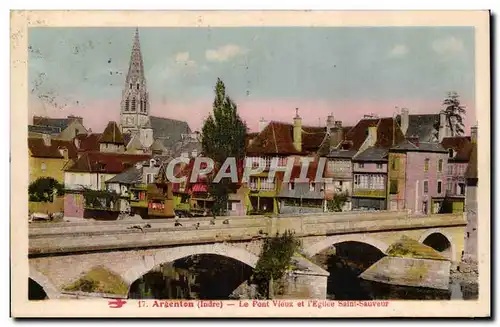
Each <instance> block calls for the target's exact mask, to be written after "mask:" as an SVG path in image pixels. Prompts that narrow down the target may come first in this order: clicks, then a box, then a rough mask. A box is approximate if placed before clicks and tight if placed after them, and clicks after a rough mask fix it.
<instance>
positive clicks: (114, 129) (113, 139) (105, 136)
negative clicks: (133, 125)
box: [99, 121, 125, 144]
mask: <svg viewBox="0 0 500 327" xmlns="http://www.w3.org/2000/svg"><path fill="white" fill-rule="evenodd" d="M99 143H112V144H125V141H124V139H123V134H122V132H121V131H120V128H119V127H118V125H117V124H116V122H114V121H110V122H109V123H108V126H106V128H105V129H104V132H103V133H102V135H101V138H100V139H99Z"/></svg>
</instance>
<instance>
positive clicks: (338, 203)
mask: <svg viewBox="0 0 500 327" xmlns="http://www.w3.org/2000/svg"><path fill="white" fill-rule="evenodd" d="M348 198H349V195H348V194H347V192H342V193H335V194H334V195H333V199H332V200H329V201H328V202H327V204H326V205H327V208H328V211H334V212H340V211H342V207H343V206H344V204H345V203H346V202H347V199H348Z"/></svg>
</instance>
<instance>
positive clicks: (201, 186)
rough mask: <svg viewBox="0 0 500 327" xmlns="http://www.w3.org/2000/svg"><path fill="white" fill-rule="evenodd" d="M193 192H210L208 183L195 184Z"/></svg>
mask: <svg viewBox="0 0 500 327" xmlns="http://www.w3.org/2000/svg"><path fill="white" fill-rule="evenodd" d="M191 191H192V192H193V193H198V192H208V186H207V184H194V185H193V188H192V190H191Z"/></svg>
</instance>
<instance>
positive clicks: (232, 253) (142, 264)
mask: <svg viewBox="0 0 500 327" xmlns="http://www.w3.org/2000/svg"><path fill="white" fill-rule="evenodd" d="M197 254H215V255H220V256H224V257H228V258H232V259H235V260H238V261H240V262H243V263H245V264H247V265H248V266H250V267H252V268H255V266H256V265H257V261H258V259H259V258H258V257H257V256H256V255H255V254H253V253H251V252H249V251H247V250H245V249H240V248H237V247H234V246H230V245H226V244H222V243H217V244H203V245H193V246H181V247H175V248H166V249H161V250H158V251H157V252H155V254H153V255H150V256H143V257H142V258H141V259H138V260H137V262H135V263H133V264H132V265H131V267H130V268H129V269H128V270H127V271H126V272H125V274H124V276H123V278H124V279H125V281H126V282H127V283H128V285H129V287H130V286H131V285H132V284H133V283H134V282H135V281H136V280H137V279H139V278H140V277H141V276H143V275H145V274H146V273H148V272H149V271H151V270H152V269H153V268H154V267H156V266H158V265H160V264H163V263H168V262H173V261H175V260H177V259H181V258H185V257H188V256H191V255H197Z"/></svg>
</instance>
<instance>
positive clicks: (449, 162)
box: [28, 110, 477, 219]
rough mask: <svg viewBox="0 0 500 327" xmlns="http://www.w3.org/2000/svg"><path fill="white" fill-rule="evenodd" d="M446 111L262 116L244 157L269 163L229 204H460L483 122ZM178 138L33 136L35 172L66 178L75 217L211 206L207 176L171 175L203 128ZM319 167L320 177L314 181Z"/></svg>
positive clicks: (295, 209)
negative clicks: (161, 142)
mask: <svg viewBox="0 0 500 327" xmlns="http://www.w3.org/2000/svg"><path fill="white" fill-rule="evenodd" d="M446 121H447V120H446V119H443V114H435V115H410V114H409V113H408V111H407V110H403V111H402V113H401V115H398V116H396V117H389V118H388V117H383V118H378V117H373V116H366V117H364V118H363V119H361V120H360V121H359V122H358V123H357V124H356V125H354V126H343V125H342V122H340V121H336V120H335V119H334V117H333V116H329V117H328V119H327V124H326V126H304V125H302V119H301V117H300V116H299V114H298V111H297V113H296V116H295V117H294V119H293V122H292V123H291V124H290V123H284V122H276V121H271V122H265V121H263V120H262V121H261V122H260V124H259V126H260V128H259V131H258V132H256V133H250V134H249V135H248V136H247V142H246V156H247V157H246V159H247V160H251V161H254V162H258V161H260V162H263V163H265V166H266V169H265V170H264V171H263V172H262V173H260V174H258V175H255V176H251V178H250V179H249V180H248V181H247V182H246V183H238V184H236V185H233V186H232V187H233V190H232V191H231V193H230V196H229V203H228V207H227V212H228V214H231V215H247V214H261V213H273V214H279V213H303V212H317V211H326V210H343V211H347V210H410V211H412V212H414V213H421V214H430V213H437V212H443V211H446V212H449V211H455V212H456V211H463V210H464V207H465V195H466V187H467V176H466V171H467V168H468V166H469V163H470V159H471V153H472V152H473V151H474V149H475V147H476V145H475V144H476V142H477V127H473V128H472V130H471V135H470V136H458V137H452V136H449V135H450V128H449V126H446ZM182 139H183V140H182V142H178V143H177V144H176V147H173V149H172V151H170V152H168V153H167V152H166V151H165V150H164V148H158V149H157V150H155V149H153V151H150V152H149V153H139V152H131V151H128V149H127V146H128V145H129V144H130V140H127V139H126V137H124V135H123V134H122V133H121V131H120V128H119V127H118V126H117V125H116V124H115V123H114V122H110V123H109V124H108V126H107V127H106V129H105V130H104V132H103V133H102V134H93V133H87V134H77V135H76V136H75V137H74V138H73V139H72V140H71V141H67V140H54V139H53V140H51V139H50V138H49V137H42V138H29V140H28V142H29V149H30V160H32V161H31V162H30V167H31V168H30V180H33V179H35V178H37V177H40V176H43V175H51V176H54V177H55V178H56V179H57V180H58V181H60V182H61V183H64V185H65V188H66V193H65V195H64V204H63V207H64V213H65V216H70V217H93V218H96V217H102V218H107V219H115V218H116V217H117V215H118V214H119V213H120V212H128V213H132V214H139V215H141V216H143V217H146V216H148V217H173V216H174V215H176V214H188V215H207V214H210V209H211V206H212V203H213V200H212V198H211V196H210V192H209V185H208V183H207V180H206V178H205V179H203V178H200V179H199V180H198V181H197V182H196V183H189V182H186V183H182V184H180V183H170V182H169V181H168V180H167V178H166V175H165V172H166V167H167V165H168V163H169V162H170V160H171V159H172V158H173V157H176V156H186V157H191V158H194V157H197V156H200V155H202V151H201V145H200V141H199V135H197V134H189V135H184V136H183V137H182ZM41 154H42V155H41ZM45 157H50V158H45ZM275 157H278V158H280V161H279V165H281V166H285V165H286V162H287V160H292V161H293V162H294V168H293V169H292V173H291V178H292V179H291V181H290V182H289V183H284V182H283V176H284V175H283V173H277V174H276V175H275V177H274V178H273V179H271V180H270V179H269V178H268V177H269V168H270V165H271V159H272V158H275ZM304 157H308V158H310V160H311V161H312V162H311V164H310V165H309V170H308V171H307V177H309V178H310V179H311V182H308V183H295V182H293V179H294V178H297V177H299V175H300V163H301V160H302V159H303V158H304ZM321 157H326V158H327V163H326V166H325V167H321V166H320V165H318V162H319V158H321ZM49 161H50V162H49ZM52 161H53V162H52ZM43 165H45V167H48V166H50V171H49V170H47V169H45V170H44V169H43V167H44V166H43ZM240 166H241V167H239V168H241V169H240V170H239V172H240V174H239V175H240V177H241V171H242V168H243V166H242V164H241V165H240ZM192 167H193V160H191V161H190V163H189V164H186V165H184V166H178V167H176V168H177V169H178V171H177V173H178V174H186V175H188V174H189V173H190V171H191V170H192ZM38 168H39V169H38ZM318 169H322V170H323V171H320V172H319V174H320V175H321V176H323V177H324V180H323V181H322V182H314V177H315V176H317V175H318ZM85 198H87V199H90V200H89V201H85ZM336 206H337V207H338V208H336Z"/></svg>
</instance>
